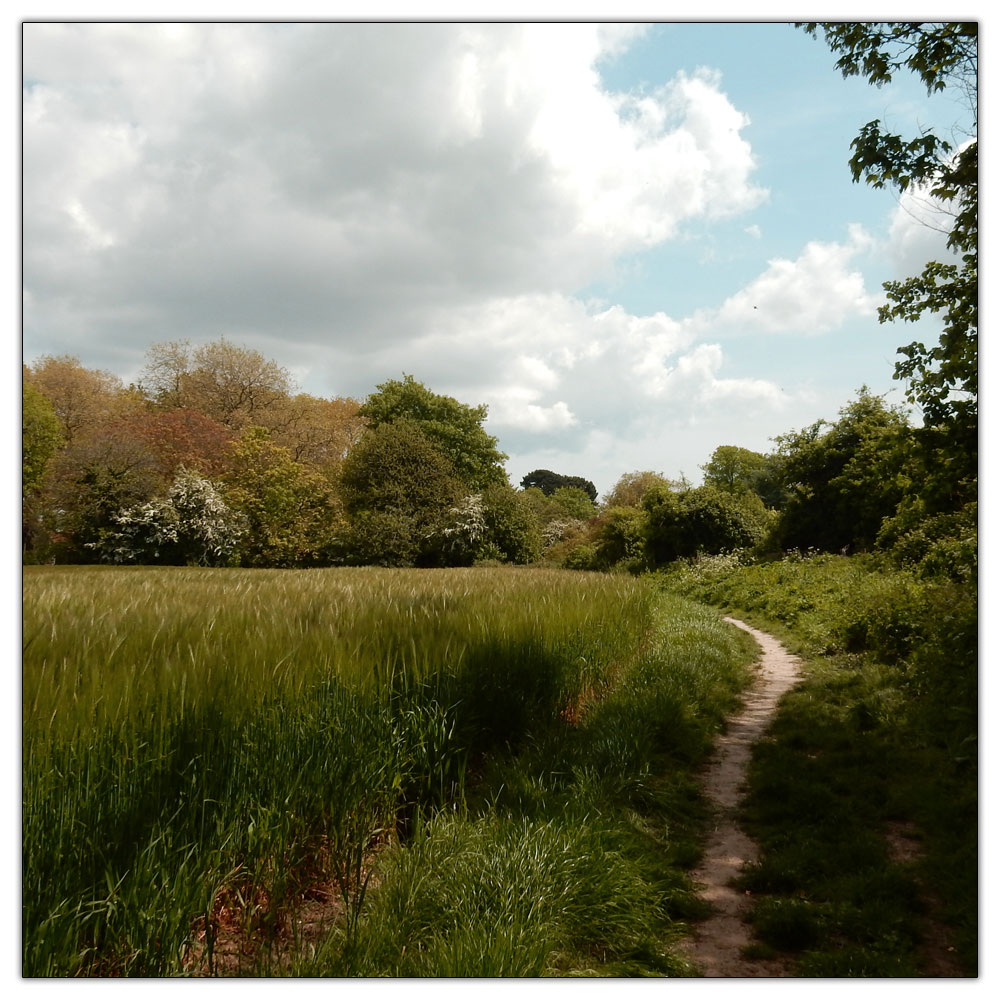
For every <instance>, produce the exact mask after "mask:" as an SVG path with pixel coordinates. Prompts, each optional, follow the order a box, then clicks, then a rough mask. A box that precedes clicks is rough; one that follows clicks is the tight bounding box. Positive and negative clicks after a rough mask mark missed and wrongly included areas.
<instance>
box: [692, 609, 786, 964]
mask: <svg viewBox="0 0 1000 1000" xmlns="http://www.w3.org/2000/svg"><path fill="white" fill-rule="evenodd" d="M725 620H726V621H727V622H730V623H731V624H733V625H735V626H736V627H737V628H741V629H743V630H744V631H745V632H749V633H750V634H751V635H752V636H753V637H754V639H756V640H757V643H758V644H759V645H760V647H761V658H760V661H759V669H760V673H759V675H758V677H757V679H756V681H755V682H754V684H753V686H752V687H751V689H750V690H749V692H748V693H747V696H746V701H745V703H744V705H743V709H742V711H741V712H740V713H739V714H738V715H735V716H733V717H732V718H731V719H730V720H729V723H728V725H727V727H726V731H725V732H724V733H723V734H722V735H721V736H720V737H719V739H718V741H717V743H716V748H715V751H714V753H713V754H712V756H711V758H710V759H709V762H708V767H707V769H706V771H705V773H704V775H703V777H702V790H703V791H704V793H705V796H706V798H707V799H708V800H709V802H710V803H711V804H712V806H713V807H714V810H715V828H714V830H713V831H712V833H711V835H710V836H709V839H708V842H707V844H706V845H705V856H704V858H703V860H702V863H701V865H700V866H699V867H698V868H697V869H696V870H695V871H694V872H693V873H692V876H693V878H694V880H695V882H697V883H699V884H700V885H701V886H702V887H703V888H702V892H701V895H702V898H703V899H705V900H706V901H707V902H708V903H710V904H711V905H712V907H713V909H714V913H713V914H712V915H711V916H710V917H709V918H708V919H707V920H705V921H703V922H702V923H700V924H698V925H697V926H696V927H695V932H694V935H693V937H692V939H691V941H690V943H689V946H688V949H687V950H688V955H689V957H690V958H691V959H692V960H693V961H694V963H695V964H696V965H697V966H698V968H699V970H700V971H701V973H702V974H703V975H705V976H712V977H719V978H722V977H726V978H734V977H735V978H738V977H768V976H783V975H788V970H787V967H786V966H784V964H783V963H781V962H779V961H769V960H759V959H748V958H744V957H743V955H742V949H743V948H745V947H746V946H747V945H748V944H749V943H750V933H749V929H748V928H747V925H746V924H745V923H744V921H743V917H744V913H745V911H746V909H747V906H748V903H749V900H748V898H747V897H746V896H745V895H744V894H743V893H741V892H739V891H738V890H736V889H734V888H733V887H732V886H731V885H730V883H731V882H732V880H733V879H734V878H735V877H736V876H737V875H739V873H740V869H741V867H742V866H743V864H744V862H747V861H755V860H756V859H757V846H756V844H754V843H753V841H751V840H750V839H749V838H748V837H747V836H746V835H745V834H744V833H743V832H742V831H741V830H740V829H739V827H737V825H736V813H737V809H738V807H739V803H740V799H741V798H742V795H743V790H744V782H745V780H746V774H747V767H748V766H749V763H750V754H751V751H752V748H753V744H754V743H755V742H757V740H759V739H760V738H761V736H762V735H763V734H764V731H765V730H766V729H767V727H768V725H769V724H770V722H771V719H772V718H773V716H774V714H775V712H776V711H777V707H778V700H779V699H780V698H781V696H782V695H783V694H784V693H785V692H786V691H787V690H788V689H789V688H791V687H792V686H793V685H794V684H795V682H796V681H797V680H798V679H799V676H800V674H799V668H800V665H801V664H800V661H799V659H798V658H797V657H795V656H792V654H791V653H789V652H788V651H787V650H786V649H785V648H784V646H782V645H781V643H780V642H778V640H777V639H775V638H773V637H772V636H770V635H768V634H767V633H766V632H759V631H758V630H757V629H754V628H751V627H750V626H749V625H746V624H744V623H743V622H741V621H737V620H736V619H735V618H727V619H725Z"/></svg>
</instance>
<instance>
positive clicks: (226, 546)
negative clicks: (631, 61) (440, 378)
mask: <svg viewBox="0 0 1000 1000" xmlns="http://www.w3.org/2000/svg"><path fill="white" fill-rule="evenodd" d="M486 414H487V411H486V407H485V406H482V405H480V406H470V405H467V404H464V403H461V402H459V401H458V400H456V399H453V398H451V397H449V396H445V395H440V394H437V393H434V392H432V391H431V390H430V389H428V388H427V387H426V386H425V385H423V384H422V383H420V382H418V381H416V380H415V379H414V378H413V376H411V375H406V376H404V377H403V378H402V379H401V380H389V381H386V382H384V383H382V384H381V385H379V386H378V387H377V388H376V390H375V391H374V392H372V393H371V394H370V395H369V396H368V398H367V399H365V400H364V401H363V402H361V401H358V400H354V399H348V398H334V399H322V398H318V397H315V396H310V395H308V394H305V393H298V392H295V391H294V388H293V386H292V383H291V379H290V377H289V375H288V373H287V371H285V370H284V369H282V368H281V367H280V366H278V365H277V364H276V363H275V362H273V361H269V360H267V359H266V358H264V357H263V356H262V355H261V354H260V353H259V352H257V351H254V350H251V349H249V348H246V347H239V346H236V345H234V344H232V343H230V342H228V341H225V340H221V341H218V342H215V343H210V344H206V345H204V346H202V347H199V348H197V349H191V348H190V346H189V345H187V344H184V343H169V344H158V345H155V346H154V347H153V348H151V350H150V351H149V355H148V359H147V364H146V367H145V368H144V370H143V372H142V375H141V378H140V381H139V383H138V384H137V385H129V386H125V385H124V384H123V383H122V381H121V380H120V379H118V378H117V377H116V376H114V375H112V374H111V373H109V372H104V371H98V370H93V369H88V368H85V367H84V366H83V365H82V364H81V363H80V362H79V361H78V360H77V359H75V358H70V357H50V356H47V357H43V358H41V359H40V360H38V361H37V362H35V363H34V364H33V365H31V366H30V367H25V368H24V371H23V426H22V430H23V506H22V534H23V550H24V557H25V560H26V561H28V562H39V561H41V562H85V563H92V562H110V563H122V564H127V563H152V564H155V563H162V564H166V565H183V564H194V565H214V566H219V565H242V566H259V567H297V566H323V565H380V566H468V565H472V564H474V563H483V562H510V563H522V564H523V563H533V562H538V561H545V562H547V563H549V564H554V565H560V566H565V567H568V568H576V569H591V570H608V569H613V568H621V569H628V570H631V571H633V572H638V571H643V570H647V569H655V568H656V567H658V566H660V565H663V564H666V563H669V562H672V561H674V560H676V559H680V558H686V557H693V556H697V555H699V554H716V553H721V552H730V551H733V550H736V549H740V550H747V551H755V552H758V553H767V552H781V551H784V550H787V549H801V550H806V549H816V550H821V551H845V552H846V551H856V550H860V549H876V548H882V549H886V550H887V551H892V552H894V553H895V554H896V555H897V556H898V557H899V558H900V560H901V561H903V562H911V563H919V564H920V565H925V566H930V565H932V564H933V565H940V566H943V567H944V568H945V569H946V570H947V571H948V572H952V573H957V574H963V573H964V574H967V573H968V572H969V566H970V565H973V564H974V558H975V525H976V476H975V467H974V462H973V461H972V457H971V456H970V455H969V454H968V453H966V452H958V453H954V454H951V455H950V458H949V460H948V461H942V454H943V452H944V451H946V450H947V448H946V443H945V441H946V438H947V431H946V430H942V429H941V428H939V427H927V426H925V427H920V428H918V427H914V426H912V425H911V424H910V422H909V420H908V417H907V414H906V413H905V412H904V411H903V410H902V409H900V408H898V407H891V406H887V405H886V403H885V402H884V401H883V400H882V399H880V398H879V397H877V396H874V395H872V394H870V393H869V392H868V391H867V390H866V389H862V390H861V391H860V392H859V393H858V396H857V398H856V399H855V400H853V401H852V402H850V403H849V404H847V405H846V406H845V407H844V408H843V409H842V410H841V412H840V415H839V418H838V419H837V420H835V421H834V422H832V423H827V422H825V421H818V422H817V423H815V424H813V425H812V426H810V427H807V428H805V429H803V430H799V431H793V432H790V433H788V434H786V435H782V436H780V437H778V438H777V439H775V444H776V448H775V449H774V451H773V452H771V453H769V454H764V453H760V452H755V451H751V450H748V449H746V448H741V447H738V446H734V445H722V446H720V447H718V448H716V449H715V451H714V452H713V453H712V455H711V456H710V458H709V460H708V461H707V463H706V464H705V465H704V466H702V471H703V473H704V477H703V484H702V485H700V486H693V485H692V484H691V483H690V482H688V481H686V480H680V481H678V480H671V479H669V478H667V477H665V476H663V475H662V474H659V473H655V472H652V471H637V472H629V473H626V474H624V475H623V476H622V477H621V478H620V479H619V480H618V482H617V483H616V484H615V485H614V487H613V488H612V489H611V490H610V491H609V492H608V493H607V495H606V496H604V497H602V498H601V499H600V501H598V496H597V490H596V489H595V487H594V484H593V483H592V482H591V481H590V480H587V479H585V478H583V477H580V476H575V475H563V474H560V473H557V472H553V471H552V470H549V469H536V470H534V471H532V472H530V473H528V474H527V475H526V476H524V477H523V479H522V480H521V483H520V488H515V487H514V486H512V485H511V483H510V482H509V480H508V477H507V474H506V472H505V470H504V461H505V459H506V457H507V456H506V455H505V454H504V453H503V452H501V451H500V450H499V448H498V442H497V439H496V438H495V437H493V436H492V435H490V434H488V433H487V432H486V430H485V429H484V427H483V423H484V421H485V419H486ZM942 435H944V437H942Z"/></svg>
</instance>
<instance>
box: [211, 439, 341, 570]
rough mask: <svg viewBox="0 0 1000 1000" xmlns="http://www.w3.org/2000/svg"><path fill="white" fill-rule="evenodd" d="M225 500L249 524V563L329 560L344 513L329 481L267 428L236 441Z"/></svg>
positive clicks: (243, 556) (245, 550)
mask: <svg viewBox="0 0 1000 1000" xmlns="http://www.w3.org/2000/svg"><path fill="white" fill-rule="evenodd" d="M223 497H224V499H225V501H226V503H227V504H228V505H229V506H230V507H231V508H232V509H233V510H234V511H236V512H237V513H238V514H239V515H241V516H242V518H243V521H244V523H245V531H244V532H243V534H242V536H241V539H240V544H239V548H238V555H239V561H240V563H241V564H242V565H244V566H310V565H317V564H322V563H324V562H326V561H328V559H329V552H330V547H331V545H332V544H333V539H334V537H335V535H336V532H337V530H338V528H339V527H341V521H342V515H341V512H340V506H339V503H338V500H337V496H336V494H335V492H334V490H333V487H332V486H331V484H330V482H329V480H327V479H326V478H325V477H324V476H322V475H320V473H318V472H316V471H314V470H312V469H308V468H306V467H305V466H304V465H300V464H299V463H298V462H296V461H295V460H294V459H293V458H292V456H291V455H290V454H289V452H288V449H287V448H282V447H281V446H280V445H277V444H275V443H274V442H273V441H272V440H271V436H270V432H268V431H267V430H265V429H264V428H262V427H248V428H247V429H246V430H244V431H243V433H242V434H241V436H240V438H239V439H238V440H237V441H236V442H235V443H234V445H233V448H232V452H231V457H230V468H229V471H228V472H227V473H226V475H225V477H224V479H223Z"/></svg>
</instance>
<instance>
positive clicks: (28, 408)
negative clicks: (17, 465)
mask: <svg viewBox="0 0 1000 1000" xmlns="http://www.w3.org/2000/svg"><path fill="white" fill-rule="evenodd" d="M61 443H62V428H61V426H60V424H59V418H58V417H57V416H56V411H55V410H54V409H53V407H52V404H51V403H50V402H49V401H48V399H46V397H45V396H43V395H42V393H40V392H39V391H38V390H37V389H36V388H35V387H34V386H33V385H32V384H31V383H30V382H28V381H27V380H26V379H24V378H22V381H21V549H22V555H23V557H24V559H26V560H28V561H31V560H33V559H35V558H37V555H36V553H35V551H34V550H35V548H36V546H37V545H38V543H39V541H40V540H41V534H42V532H41V517H40V511H39V509H38V494H39V489H40V487H41V484H42V477H43V476H44V475H45V470H46V468H47V467H48V465H49V462H50V460H51V459H52V457H53V456H54V455H55V453H56V452H57V451H58V450H59V446H60V444H61Z"/></svg>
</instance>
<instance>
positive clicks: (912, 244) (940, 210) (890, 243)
mask: <svg viewBox="0 0 1000 1000" xmlns="http://www.w3.org/2000/svg"><path fill="white" fill-rule="evenodd" d="M954 221H955V220H954V210H953V208H952V206H951V205H950V204H948V203H944V202H942V201H941V200H940V199H938V198H933V197H931V195H930V194H929V193H928V192H927V190H926V188H923V187H917V188H910V189H908V190H906V191H904V192H903V193H902V194H901V195H900V196H899V200H898V202H897V204H896V208H895V210H894V211H893V213H892V216H891V220H890V223H889V234H888V239H887V242H886V256H887V257H888V259H889V262H890V263H891V265H892V274H891V277H892V278H895V279H900V278H908V277H911V276H913V275H917V274H919V273H920V272H921V271H923V269H924V266H925V265H926V264H927V262H928V261H931V260H937V261H941V262H946V261H948V260H951V259H953V258H954V253H953V251H951V250H949V249H948V247H947V241H948V233H949V232H950V231H951V227H952V225H953V224H954Z"/></svg>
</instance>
